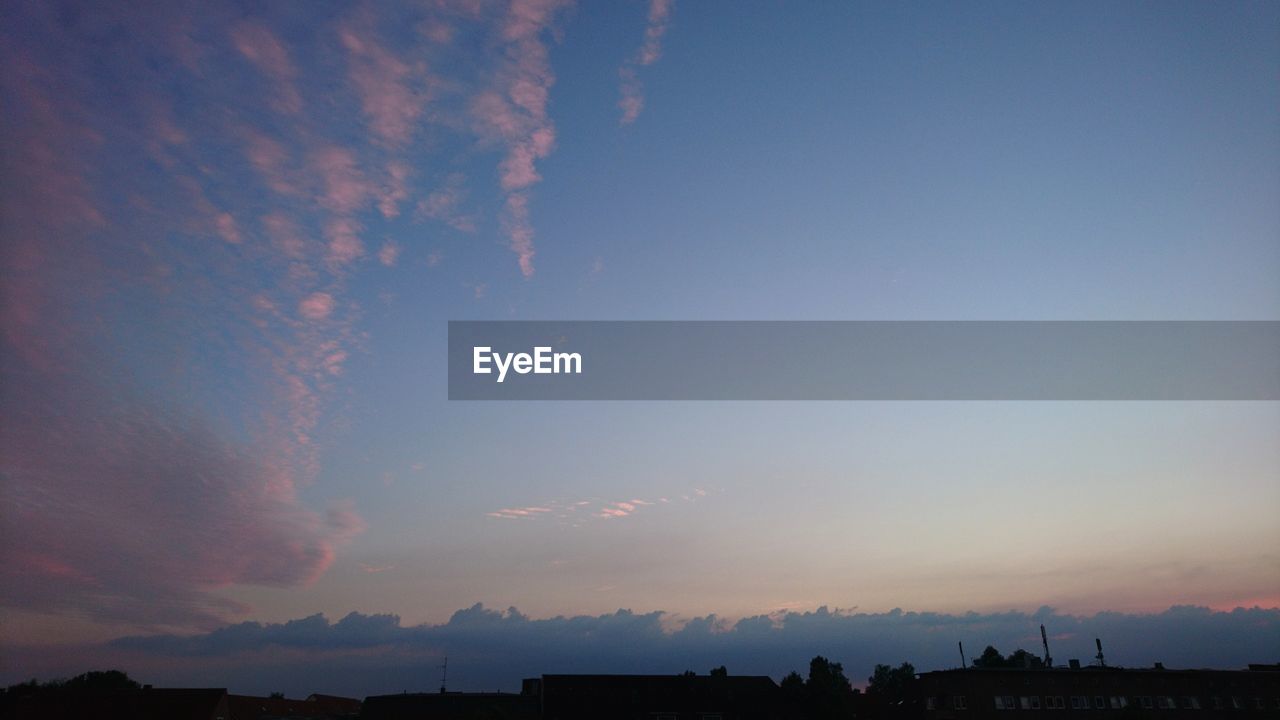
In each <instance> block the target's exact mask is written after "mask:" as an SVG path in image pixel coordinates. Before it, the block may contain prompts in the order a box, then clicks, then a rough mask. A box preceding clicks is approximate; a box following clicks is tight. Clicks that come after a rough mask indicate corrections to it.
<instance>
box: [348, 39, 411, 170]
mask: <svg viewBox="0 0 1280 720" xmlns="http://www.w3.org/2000/svg"><path fill="white" fill-rule="evenodd" d="M362 24H363V25H364V27H359V28H357V27H356V26H355V25H354V24H349V25H348V26H346V27H343V28H342V29H341V30H340V31H339V36H340V38H341V41H342V47H343V48H344V49H345V50H346V51H347V55H348V62H349V63H350V68H351V70H350V77H351V84H352V85H353V86H354V87H355V89H356V92H357V94H359V96H360V104H361V107H362V108H363V110H364V114H365V116H366V117H367V118H368V121H369V127H370V128H371V129H372V130H373V132H374V133H375V134H376V135H377V136H378V138H379V139H381V140H382V141H383V142H385V143H387V144H389V145H393V146H400V145H404V144H405V143H407V142H408V141H409V139H410V138H411V137H412V135H413V132H414V130H415V128H416V127H417V124H418V119H419V117H420V116H421V115H422V110H423V105H424V104H425V103H426V101H427V82H428V78H427V75H426V67H425V65H423V64H421V63H419V64H415V65H411V64H409V63H407V62H405V61H403V60H401V59H400V58H398V57H396V55H395V53H393V52H392V51H391V50H389V49H387V48H386V47H385V46H383V45H382V44H381V43H380V42H379V41H378V40H377V38H376V37H375V35H374V33H373V31H372V29H371V28H370V27H368V21H366V22H364V23H362Z"/></svg>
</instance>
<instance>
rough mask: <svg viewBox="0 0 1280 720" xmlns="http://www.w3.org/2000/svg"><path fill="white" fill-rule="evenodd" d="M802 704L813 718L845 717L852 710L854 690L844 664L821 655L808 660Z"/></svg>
mask: <svg viewBox="0 0 1280 720" xmlns="http://www.w3.org/2000/svg"><path fill="white" fill-rule="evenodd" d="M804 690H805V692H804V695H805V697H804V705H805V708H806V709H807V710H808V712H809V716H810V717H813V718H847V717H849V715H850V714H851V713H852V712H853V704H854V696H855V693H854V690H853V685H852V684H851V683H850V682H849V678H847V677H845V674H844V666H842V665H841V664H840V663H838V662H831V661H830V660H828V659H826V658H824V657H822V656H821V655H819V656H817V657H815V658H814V659H812V660H810V661H809V679H808V681H806V682H805V686H804Z"/></svg>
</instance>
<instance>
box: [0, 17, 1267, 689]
mask: <svg viewBox="0 0 1280 720" xmlns="http://www.w3.org/2000/svg"><path fill="white" fill-rule="evenodd" d="M0 18H2V21H0V123H2V124H0V148H2V152H0V163H2V165H0V168H2V169H0V178H3V182H2V183H0V241H2V242H0V252H2V253H3V263H2V268H3V276H2V280H3V282H2V283H0V293H2V295H0V325H2V330H3V332H2V333H0V342H2V343H3V352H2V353H0V371H2V372H3V382H0V401H2V402H0V429H2V430H3V432H0V503H2V505H0V680H2V681H6V682H7V681H11V680H17V679H25V678H27V677H30V676H32V675H38V676H40V677H51V676H57V675H64V676H65V675H73V674H76V673H79V672H83V671H85V670H88V669H91V668H90V667H88V666H86V665H87V664H112V666H113V667H115V666H122V667H123V669H126V670H129V671H130V672H132V673H133V674H134V675H135V676H140V677H142V678H143V680H144V681H151V680H152V679H154V680H155V681H156V682H163V683H170V684H185V685H218V686H221V685H227V686H229V687H232V689H233V690H235V689H240V690H241V691H255V692H268V691H272V690H275V689H281V688H288V689H289V690H290V691H293V692H297V693H300V694H303V695H305V694H306V693H308V692H311V691H313V690H324V689H328V690H332V691H339V692H342V693H347V694H354V695H363V694H369V693H373V692H394V691H399V690H401V689H410V690H412V689H415V684H416V685H421V687H420V688H417V689H434V685H433V684H434V683H435V682H436V677H435V674H434V673H435V671H434V669H433V668H435V666H436V665H438V664H439V662H440V660H441V659H442V658H443V656H444V655H446V654H447V655H449V656H450V657H451V658H453V659H451V660H450V674H451V676H455V677H457V678H459V680H458V682H459V683H460V685H459V686H458V688H457V689H494V688H495V687H499V686H501V687H503V688H504V689H515V683H516V681H517V680H518V679H519V677H520V676H521V674H526V675H528V674H537V673H540V672H557V671H569V670H577V671H586V670H596V671H608V670H617V671H646V672H668V671H669V672H679V671H681V670H684V669H689V668H691V667H692V668H693V669H696V670H698V671H700V672H701V671H705V670H706V669H708V668H709V667H711V666H715V665H719V664H722V663H727V664H728V665H729V667H730V670H731V671H734V672H737V671H739V668H740V669H741V670H742V671H748V670H749V671H751V672H759V673H765V674H772V675H774V676H775V677H779V676H781V675H782V674H784V673H785V672H787V671H789V670H791V669H797V668H802V667H803V666H804V664H805V663H806V662H807V658H808V657H810V656H812V655H813V654H817V653H818V652H827V653H830V654H831V655H832V656H833V659H837V660H840V659H842V658H844V659H846V660H847V662H846V667H847V668H849V669H850V670H851V672H850V675H851V676H852V677H855V678H857V677H860V676H862V675H865V674H869V673H870V669H871V667H872V665H873V664H874V663H875V662H881V661H885V662H888V661H894V662H898V661H901V660H912V661H913V662H915V663H916V665H917V667H920V668H926V669H927V668H930V667H946V666H948V665H947V663H951V662H953V661H956V660H955V659H954V658H952V655H954V654H955V651H954V648H955V643H956V641H957V640H960V641H963V642H965V643H966V647H967V648H968V647H971V648H973V652H974V654H976V653H978V652H980V651H981V649H982V647H983V646H985V645H986V644H989V643H991V644H999V645H1001V647H1002V648H1003V649H1004V650H1006V651H1009V650H1012V649H1013V647H1014V646H1016V645H1022V646H1024V647H1027V648H1028V649H1034V648H1035V643H1036V641H1037V640H1038V637H1037V636H1038V625H1039V624H1040V623H1041V622H1046V624H1048V625H1049V626H1050V632H1051V634H1053V637H1054V638H1055V642H1057V643H1061V644H1062V645H1063V646H1064V647H1065V648H1067V649H1069V650H1070V652H1072V653H1075V654H1078V655H1079V656H1080V657H1082V658H1085V659H1088V658H1090V657H1091V656H1092V652H1091V651H1090V650H1089V648H1090V647H1091V646H1092V638H1093V637H1095V636H1096V634H1097V633H1105V634H1106V635H1107V637H1106V638H1104V642H1107V643H1108V645H1109V646H1114V647H1115V650H1114V651H1111V652H1114V653H1115V656H1114V657H1116V658H1120V659H1122V660H1123V662H1127V663H1130V664H1133V665H1147V664H1150V663H1151V662H1154V661H1157V660H1159V661H1164V662H1166V664H1170V665H1174V664H1176V665H1183V666H1210V665H1211V666H1220V667H1238V666H1242V665H1244V664H1245V663H1248V662H1264V661H1266V662H1274V661H1276V658H1275V657H1274V654H1275V653H1274V650H1275V648H1276V647H1278V646H1280V555H1278V554H1277V551H1276V548H1280V520H1278V519H1277V514H1276V509H1277V508H1280V482H1277V478H1280V442H1277V438H1278V437H1280V434H1278V433H1277V429H1278V428H1280V406H1278V404H1277V403H1275V402H1150V403H1144V402H1025V403H1020V402H990V403H988V402H956V403H946V402H857V403H855V402H850V403H787V402H771V403H750V402H706V403H697V402H653V403H646V402H632V403H621V402H583V403H574V402H538V403H520V402H508V403H501V402H499V403H467V402H456V401H455V402H450V401H448V400H447V387H446V368H445V359H446V353H445V341H446V327H447V322H448V321H450V320H482V319H502V320H545V319H553V320H554V319H571V320H655V319H660V320H706V319H725V320H815V319H823V320H924V319H927V320H976V319H982V320H1067V319H1070V320H1280V204H1277V203H1276V202H1275V199H1276V197H1277V196H1280V84H1278V83H1277V82H1276V78H1277V77H1280V75H1278V74H1277V73H1278V71H1280V32H1277V28H1278V27H1280V6H1277V5H1275V4H1274V3H1249V2H1241V3H1232V4H1213V5H1210V4H1203V3H1158V4H1157V3H1138V2H1127V3H1101V2H1076V3H1065V2H1064V3H1058V2H1046V3H1035V4H1029V3H1012V2H994V3H966V4H963V5H957V4H949V3H933V2H924V3H916V4H909V5H902V4H891V3H804V4H799V3H793V4H784V3H773V2H734V3H727V2H698V3H694V2H687V1H686V2H680V3H676V2H674V1H673V0H649V1H648V2H640V1H637V2H617V3H612V2H610V3H586V2H581V3H577V4H574V3H570V2H566V1H564V0H423V1H421V2H414V3H404V4H400V5H392V4H389V3H364V4H360V3H355V4H350V3H325V2H314V3H311V2H309V3H273V4H269V5H256V4H248V3H231V2H220V3H181V2H178V3H141V4H135V5H132V6H129V7H123V6H120V7H108V6H105V5H102V4H100V3H76V2H54V3H35V2H25V1H22V0H19V1H17V2H9V3H5V4H4V6H3V7H2V8H0ZM504 608H509V609H504ZM1237 608H1239V609H1237ZM601 638H611V640H607V641H605V640H602V639H601ZM1223 638H1236V639H1237V640H1238V642H1236V641H1232V642H1227V641H1225V640H1224V639H1223ZM1112 639H1114V642H1112ZM497 649H501V650H502V651H501V652H499V651H498V650H497ZM513 649H514V650H513ZM1268 653H1270V654H1268ZM1059 659H1061V658H1059ZM703 665H705V666H706V667H702V666H703ZM268 684H270V687H268V686H267V685H268ZM320 685H324V687H323V688H322V687H320ZM402 686H407V687H402Z"/></svg>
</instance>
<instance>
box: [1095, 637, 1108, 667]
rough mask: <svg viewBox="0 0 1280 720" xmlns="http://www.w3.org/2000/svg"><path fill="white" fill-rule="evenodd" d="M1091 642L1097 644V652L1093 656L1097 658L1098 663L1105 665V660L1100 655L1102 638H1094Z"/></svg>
mask: <svg viewBox="0 0 1280 720" xmlns="http://www.w3.org/2000/svg"><path fill="white" fill-rule="evenodd" d="M1093 642H1094V643H1095V644H1097V646H1098V654H1097V655H1096V656H1095V657H1097V658H1098V665H1099V666H1101V667H1106V666H1107V661H1106V660H1105V659H1104V658H1103V657H1102V638H1094V639H1093Z"/></svg>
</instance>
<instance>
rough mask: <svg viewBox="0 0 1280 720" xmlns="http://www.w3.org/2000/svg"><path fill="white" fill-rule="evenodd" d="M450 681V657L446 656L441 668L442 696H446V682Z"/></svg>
mask: <svg viewBox="0 0 1280 720" xmlns="http://www.w3.org/2000/svg"><path fill="white" fill-rule="evenodd" d="M448 679H449V656H448V655H445V656H444V664H443V665H441V666H440V694H441V695H443V694H444V688H445V682H446V681H447V680H448Z"/></svg>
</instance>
